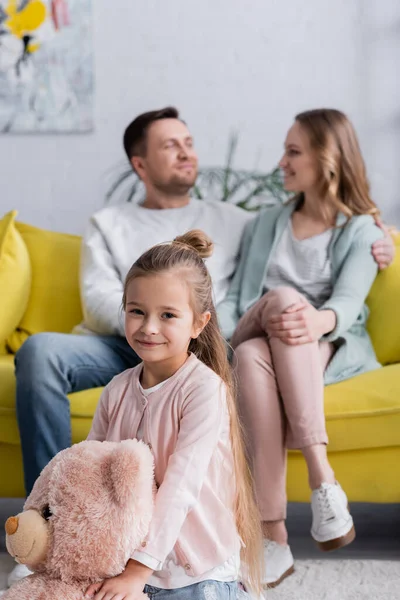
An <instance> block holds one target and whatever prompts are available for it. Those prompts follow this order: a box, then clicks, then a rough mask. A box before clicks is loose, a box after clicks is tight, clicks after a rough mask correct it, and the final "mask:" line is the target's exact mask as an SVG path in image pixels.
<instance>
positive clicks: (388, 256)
mask: <svg viewBox="0 0 400 600" xmlns="http://www.w3.org/2000/svg"><path fill="white" fill-rule="evenodd" d="M376 224H377V226H378V227H379V228H380V229H382V231H383V232H384V234H385V237H384V238H382V239H381V240H378V241H376V242H375V243H374V244H372V256H373V257H374V260H375V262H376V263H377V265H378V269H379V270H380V271H382V270H383V269H386V268H387V267H388V266H389V265H391V264H392V262H393V259H394V255H395V253H396V249H395V246H394V242H393V237H392V234H393V235H394V234H396V233H397V232H396V230H395V228H394V227H387V226H386V225H385V224H384V223H382V221H380V220H378V221H377V222H376Z"/></svg>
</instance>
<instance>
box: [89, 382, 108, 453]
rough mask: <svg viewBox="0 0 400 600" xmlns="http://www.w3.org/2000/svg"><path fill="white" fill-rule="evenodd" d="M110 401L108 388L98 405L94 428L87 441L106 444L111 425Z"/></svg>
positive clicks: (93, 423)
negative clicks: (109, 416)
mask: <svg viewBox="0 0 400 600" xmlns="http://www.w3.org/2000/svg"><path fill="white" fill-rule="evenodd" d="M108 401H109V389H108V386H106V387H105V388H104V390H103V392H102V394H101V396H100V400H99V402H98V404H97V408H96V412H95V413H94V417H93V421H92V426H91V428H90V431H89V434H88V436H87V438H86V439H87V440H97V441H98V442H104V441H105V440H106V438H107V431H108V423H109V419H108Z"/></svg>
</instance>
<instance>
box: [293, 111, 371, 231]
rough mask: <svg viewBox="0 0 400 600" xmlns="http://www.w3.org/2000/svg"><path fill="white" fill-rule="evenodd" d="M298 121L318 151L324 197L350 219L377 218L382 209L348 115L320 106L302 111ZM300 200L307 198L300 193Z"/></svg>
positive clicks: (321, 187)
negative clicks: (374, 197)
mask: <svg viewBox="0 0 400 600" xmlns="http://www.w3.org/2000/svg"><path fill="white" fill-rule="evenodd" d="M295 120H296V121H297V122H298V123H299V124H300V125H301V128H302V129H303V130H304V131H305V132H306V133H307V135H308V137H309V140H310V144H311V147H312V149H313V150H314V152H315V153H316V156H317V160H318V164H319V169H320V174H319V175H320V190H319V191H320V194H321V196H322V198H324V200H325V201H326V202H329V203H330V204H331V205H332V204H333V205H334V206H335V207H336V209H337V210H338V211H340V212H342V213H344V215H345V216H346V217H347V219H350V218H351V217H352V216H353V215H365V214H370V215H372V216H373V217H374V218H377V217H378V216H379V210H378V208H377V207H376V205H375V203H374V202H373V201H372V200H371V197H370V195H369V184H368V180H367V175H366V170H365V164H364V160H363V158H362V155H361V150H360V146H359V143H358V139H357V135H356V132H355V130H354V127H353V125H352V124H351V123H350V121H349V119H348V118H347V117H346V115H345V114H343V113H342V112H340V111H339V110H335V109H332V108H319V109H315V110H308V111H305V112H302V113H299V114H298V115H296V117H295ZM297 198H299V197H297ZM300 201H304V194H300ZM326 214H327V216H328V214H329V211H328V206H327V211H326Z"/></svg>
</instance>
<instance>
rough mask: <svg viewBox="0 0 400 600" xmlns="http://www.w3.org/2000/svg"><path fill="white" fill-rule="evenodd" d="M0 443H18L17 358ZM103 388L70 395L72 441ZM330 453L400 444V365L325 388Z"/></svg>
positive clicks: (2, 368)
mask: <svg viewBox="0 0 400 600" xmlns="http://www.w3.org/2000/svg"><path fill="white" fill-rule="evenodd" d="M0 381H1V386H0V443H8V444H18V443H19V436H18V429H17V423H16V420H15V376H14V366H13V357H12V356H11V355H9V356H0ZM100 393H101V388H94V389H91V390H85V391H82V392H75V393H74V394H70V396H69V399H70V403H71V421H72V424H73V438H74V440H73V441H74V442H77V441H80V440H82V439H84V438H85V437H86V435H87V433H88V431H89V427H90V423H91V419H92V418H93V415H94V412H95V410H96V406H97V403H98V400H99V397H100ZM325 413H326V420H327V428H328V435H329V441H330V445H329V451H330V452H343V451H349V450H360V449H363V448H386V447H395V446H397V447H399V446H400V364H398V365H389V366H387V367H382V368H381V369H377V370H376V371H370V372H369V373H364V374H362V375H359V376H358V377H354V378H353V379H348V380H347V381H342V382H340V383H336V384H334V385H329V386H327V387H326V388H325Z"/></svg>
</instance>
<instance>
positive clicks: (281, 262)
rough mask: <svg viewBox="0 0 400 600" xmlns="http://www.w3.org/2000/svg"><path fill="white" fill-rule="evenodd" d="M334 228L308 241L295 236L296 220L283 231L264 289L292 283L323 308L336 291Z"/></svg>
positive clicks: (317, 306) (268, 270) (309, 299)
mask: <svg viewBox="0 0 400 600" xmlns="http://www.w3.org/2000/svg"><path fill="white" fill-rule="evenodd" d="M332 234H333V229H327V230H326V231H324V232H323V233H320V234H318V235H314V236H313V237H310V238H306V239H304V240H298V239H296V238H295V236H294V233H293V229H292V222H291V221H289V225H288V227H286V228H285V230H284V231H283V233H282V237H281V239H280V240H279V242H278V244H277V247H276V249H275V252H274V253H273V255H272V256H271V260H270V262H269V264H268V268H267V274H266V277H265V282H264V290H265V291H268V290H273V289H275V288H276V287H278V286H281V285H289V286H291V287H293V288H295V289H296V290H298V291H299V292H300V293H301V294H303V296H305V297H306V298H307V300H308V301H309V302H310V303H311V304H312V305H313V306H315V308H319V307H320V306H322V304H323V303H324V302H325V301H326V300H327V299H328V298H329V297H330V296H331V294H332V265H331V261H330V258H329V246H330V242H331V240H332Z"/></svg>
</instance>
